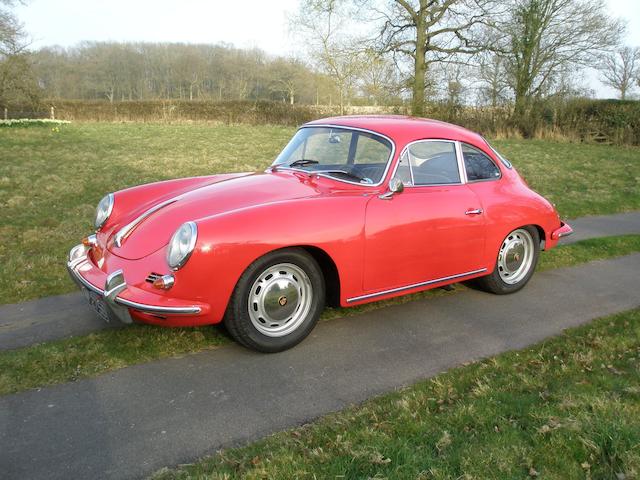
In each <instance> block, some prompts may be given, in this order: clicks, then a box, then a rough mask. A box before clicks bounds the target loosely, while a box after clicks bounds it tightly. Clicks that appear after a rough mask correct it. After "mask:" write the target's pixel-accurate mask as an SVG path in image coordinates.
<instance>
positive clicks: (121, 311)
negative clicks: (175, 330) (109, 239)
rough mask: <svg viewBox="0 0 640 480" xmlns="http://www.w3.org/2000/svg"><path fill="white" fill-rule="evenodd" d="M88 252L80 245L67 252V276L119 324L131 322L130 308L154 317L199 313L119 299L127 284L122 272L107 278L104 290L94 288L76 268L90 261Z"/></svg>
mask: <svg viewBox="0 0 640 480" xmlns="http://www.w3.org/2000/svg"><path fill="white" fill-rule="evenodd" d="M88 250H89V249H88V248H87V247H85V246H84V245H82V244H80V245H76V246H75V247H73V248H72V249H71V251H70V252H69V260H68V261H67V270H68V271H69V275H70V276H71V279H72V280H73V281H74V282H75V283H76V284H77V285H78V286H79V287H80V288H84V289H87V290H89V291H90V292H93V293H94V294H96V295H98V296H99V297H100V298H101V299H102V300H104V304H105V306H106V307H107V308H108V310H109V311H110V312H111V314H112V315H113V316H114V317H116V318H117V319H119V320H120V321H121V322H123V323H131V322H132V319H131V314H130V313H129V309H130V308H132V309H134V310H137V311H139V312H143V313H151V314H154V315H197V314H199V313H200V311H201V309H200V307H197V306H185V307H164V306H160V305H148V304H145V303H138V302H134V301H132V300H128V299H126V298H121V297H119V296H118V295H120V294H121V293H122V292H123V291H125V290H126V289H127V282H126V281H125V279H124V274H123V272H122V270H117V271H115V272H112V273H110V274H109V275H108V276H107V278H106V281H105V285H104V289H101V288H98V287H96V286H95V285H93V284H92V283H90V282H89V281H87V280H86V279H85V278H84V277H83V276H82V275H80V273H79V272H78V267H80V266H81V265H83V264H85V263H86V262H89V261H90V260H89V259H88V258H87V252H88Z"/></svg>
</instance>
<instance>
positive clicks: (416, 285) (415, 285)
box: [347, 268, 487, 303]
mask: <svg viewBox="0 0 640 480" xmlns="http://www.w3.org/2000/svg"><path fill="white" fill-rule="evenodd" d="M486 271H487V269H486V268H480V269H478V270H472V271H470V272H464V273H458V274H456V275H449V276H448V277H442V278H436V279H434V280H427V281H426V282H420V283H413V284H411V285H406V286H404V287H397V288H391V289H389V290H383V291H381V292H376V293H369V294H367V295H360V296H359V297H353V298H347V303H352V302H359V301H360V300H365V299H367V298H375V297H381V296H382V295H387V294H389V293H397V292H402V291H404V290H411V289H413V288H419V287H426V286H427V285H432V284H434V283H440V282H446V281H447V280H453V279H455V278H461V277H468V276H469V275H475V274H476V273H482V272H486Z"/></svg>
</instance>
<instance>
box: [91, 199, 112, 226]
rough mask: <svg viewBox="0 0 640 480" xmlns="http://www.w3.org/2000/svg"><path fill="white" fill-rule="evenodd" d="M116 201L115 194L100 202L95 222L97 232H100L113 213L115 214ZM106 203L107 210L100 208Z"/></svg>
mask: <svg viewBox="0 0 640 480" xmlns="http://www.w3.org/2000/svg"><path fill="white" fill-rule="evenodd" d="M114 200H115V198H114V196H113V193H107V194H106V195H105V196H104V197H102V198H101V199H100V201H99V202H98V206H97V207H96V218H95V220H94V221H93V224H94V226H95V227H96V230H100V229H101V228H102V227H103V226H104V224H105V223H107V220H109V217H110V216H111V212H113V204H114ZM104 202H106V206H105V208H102V209H101V208H100V207H101V206H102V205H103V203H104Z"/></svg>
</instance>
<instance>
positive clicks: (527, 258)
mask: <svg viewBox="0 0 640 480" xmlns="http://www.w3.org/2000/svg"><path fill="white" fill-rule="evenodd" d="M539 255H540V235H539V234H538V230H537V229H536V228H535V227H531V226H526V227H521V228H518V229H516V230H514V231H512V232H511V233H509V235H507V236H506V237H505V239H504V240H503V241H502V244H501V245H500V250H499V251H498V258H497V259H496V266H495V268H494V270H493V272H491V274H490V275H487V276H486V277H481V278H478V279H477V282H476V283H477V285H478V286H479V287H480V288H482V289H483V290H486V291H489V292H491V293H496V294H498V295H504V294H507V293H513V292H517V291H518V290H520V289H521V288H522V287H524V286H525V285H526V284H527V282H528V281H529V280H530V279H531V277H532V276H533V272H534V271H535V269H536V265H537V264H538V257H539Z"/></svg>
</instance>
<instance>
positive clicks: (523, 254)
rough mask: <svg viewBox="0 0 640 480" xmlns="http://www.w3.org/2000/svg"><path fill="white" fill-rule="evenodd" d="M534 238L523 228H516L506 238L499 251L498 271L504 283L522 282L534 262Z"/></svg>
mask: <svg viewBox="0 0 640 480" xmlns="http://www.w3.org/2000/svg"><path fill="white" fill-rule="evenodd" d="M533 253H534V246H533V238H532V237H531V234H530V233H529V232H528V231H526V230H523V229H518V230H514V231H513V232H511V233H510V234H509V235H507V238H505V239H504V241H503V242H502V245H501V246H500V253H498V273H499V274H500V278H501V279H502V281H503V282H504V283H508V284H509V285H513V284H516V283H518V282H520V281H521V280H522V279H523V278H524V277H526V276H527V273H529V270H530V269H531V266H532V264H533Z"/></svg>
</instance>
